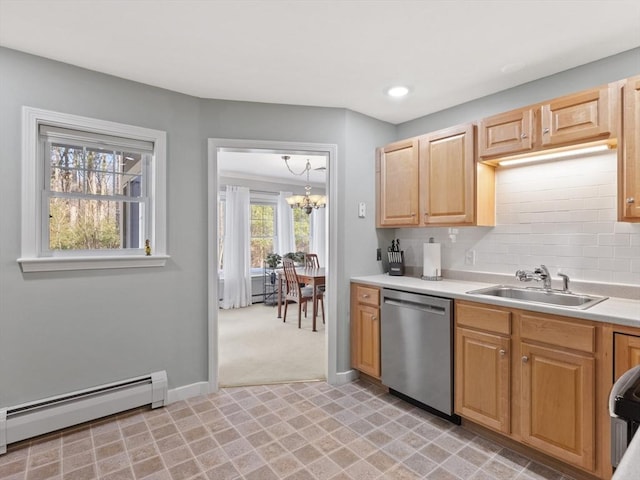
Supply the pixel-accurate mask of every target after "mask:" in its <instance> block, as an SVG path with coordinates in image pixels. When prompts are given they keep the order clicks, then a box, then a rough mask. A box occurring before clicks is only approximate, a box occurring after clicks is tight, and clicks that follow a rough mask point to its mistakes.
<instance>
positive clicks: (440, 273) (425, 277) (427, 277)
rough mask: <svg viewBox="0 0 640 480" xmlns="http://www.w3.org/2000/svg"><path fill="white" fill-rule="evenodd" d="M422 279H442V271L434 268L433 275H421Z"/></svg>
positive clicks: (434, 280)
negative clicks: (434, 272)
mask: <svg viewBox="0 0 640 480" xmlns="http://www.w3.org/2000/svg"><path fill="white" fill-rule="evenodd" d="M420 278H421V279H422V280H429V281H432V282H436V281H439V280H442V272H439V271H438V270H436V274H435V275H434V276H425V275H422V277H420Z"/></svg>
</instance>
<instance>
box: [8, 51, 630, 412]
mask: <svg viewBox="0 0 640 480" xmlns="http://www.w3.org/2000/svg"><path fill="white" fill-rule="evenodd" d="M639 57H640V49H637V50H634V51H631V52H627V53H625V54H621V55H618V56H615V57H611V58H609V59H605V60H602V61H600V62H596V63H594V64H591V65H588V66H585V67H581V68H578V69H574V70H571V71H569V72H565V73H562V74H558V75H555V76H553V77H549V78H548V79H543V80H539V81H537V82H532V83H531V84H527V85H524V86H521V87H518V88H517V89H512V90H509V91H507V92H503V93H501V94H497V95H494V96H491V97H487V98H486V99H481V100H477V101H475V102H470V103H468V104H465V105H462V106H460V107H456V108H453V109H449V110H446V111H444V112H439V113H438V114H434V115H430V116H427V117H424V118H421V119H418V120H415V121H413V122H409V123H406V124H402V125H399V126H398V127H396V126H393V125H389V124H386V123H384V122H380V121H377V120H374V119H371V118H368V117H366V116H364V115H360V114H357V113H354V112H349V111H346V110H343V109H333V108H314V107H299V106H288V105H271V104H260V103H248V102H232V101H222V100H201V99H197V98H193V97H189V96H186V95H181V94H177V93H174V92H169V91H166V90H162V89H158V88H154V87H150V86H146V85H141V84H137V83H134V82H130V81H127V80H123V79H119V78H115V77H111V76H107V75H103V74H99V73H95V72H91V71H87V70H83V69H80V68H75V67H72V66H69V65H65V64H62V63H58V62H54V61H50V60H46V59H42V58H38V57H34V56H30V55H26V54H23V53H20V52H16V51H12V50H8V49H4V48H0V72H2V76H1V83H0V145H1V146H2V149H0V192H1V194H0V406H9V405H15V404H17V403H20V402H25V401H30V400H36V399H40V398H43V397H46V396H50V395H55V394H59V393H64V392H68V391H72V390H75V389H79V388H86V387H89V386H92V385H96V384H101V383H104V382H109V381H114V380H118V379H121V378H127V377H130V376H134V375H139V374H143V373H147V372H150V371H153V370H159V369H165V370H167V373H168V375H169V386H170V388H175V387H178V386H182V385H188V384H191V383H194V382H200V381H206V379H207V350H206V349H207V341H206V338H207V310H206V309H207V265H206V259H207V244H206V243H207V205H206V199H207V152H206V149H207V138H210V137H215V138H235V139H250V140H279V141H293V142H314V143H332V144H337V145H338V158H339V162H338V185H331V186H330V187H331V188H337V195H338V205H337V208H336V211H337V219H336V221H335V224H333V225H331V227H330V228H335V229H337V232H338V244H339V251H338V256H339V258H338V265H339V266H340V267H339V271H338V272H337V276H338V278H337V280H338V289H337V290H338V291H337V292H335V295H336V297H337V302H338V317H339V318H338V319H337V320H338V342H339V345H338V357H339V358H338V370H339V371H344V370H347V369H348V368H349V337H348V326H349V321H348V313H349V312H348V309H349V302H348V298H349V296H348V290H349V277H350V276H351V275H363V274H369V273H377V272H378V271H380V269H381V265H380V264H379V263H378V262H376V261H375V256H374V255H375V249H376V248H377V246H378V245H379V244H380V245H386V244H388V242H389V239H390V236H391V235H393V234H394V231H393V230H391V231H389V230H376V228H375V221H374V218H375V212H374V210H375V201H374V200H375V192H374V149H375V147H376V146H379V145H384V144H386V143H389V142H390V141H392V140H395V139H399V138H406V137H409V136H412V135H416V134H420V133H425V132H428V131H432V130H435V129H437V128H442V127H446V126H450V125H454V124H456V123H461V122H464V121H469V120H477V119H479V118H481V117H482V116H484V115H487V114H491V113H495V112H498V111H503V110H506V109H508V108H515V107H517V106H520V105H526V104H528V103H532V102H535V101H538V100H544V99H547V98H550V97H552V96H557V95H561V94H564V93H570V92H572V91H575V90H578V89H580V88H583V87H588V86H591V85H597V84H600V83H604V82H607V81H609V80H616V79H619V78H623V77H625V76H629V75H631V74H634V73H638V72H640V62H639V61H638V58H639ZM23 105H28V106H32V107H37V108H43V109H50V110H55V111H60V112H65V113H71V114H76V115H85V116H89V117H94V118H99V119H104V120H111V121H116V122H122V123H128V124H132V125H138V126H142V127H148V128H155V129H160V130H165V131H166V132H167V134H168V232H169V233H168V249H169V253H170V254H171V260H170V261H169V263H168V265H167V267H165V268H151V269H126V270H110V271H98V272H90V271H82V272H56V273H37V274H29V275H25V274H22V273H21V271H20V268H19V265H18V263H17V262H16V259H17V258H18V257H19V256H20V198H21V192H20V183H21V177H20V163H21V160H20V155H21V145H20V137H21V132H20V108H21V106H23ZM358 202H365V203H366V204H367V216H366V218H364V219H360V218H357V204H358Z"/></svg>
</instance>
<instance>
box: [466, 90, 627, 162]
mask: <svg viewBox="0 0 640 480" xmlns="http://www.w3.org/2000/svg"><path fill="white" fill-rule="evenodd" d="M619 113H620V85H619V83H612V84H609V85H605V86H602V87H599V88H593V89H591V90H585V91H583V92H579V93H575V94H571V95H566V96H564V97H560V98H556V99H554V100H551V101H548V102H544V103H540V104H536V105H530V106H527V107H525V108H521V109H518V110H513V111H511V112H507V113H500V114H498V115H494V116H491V117H488V118H485V119H483V120H481V121H480V123H479V130H480V131H479V134H478V139H479V141H478V150H479V152H478V155H479V157H480V158H482V159H485V160H486V159H492V158H496V159H497V158H501V157H505V156H510V155H522V154H527V153H533V152H540V151H545V150H549V149H552V148H558V147H567V146H571V145H576V144H580V143H591V142H597V141H605V140H608V139H614V138H616V137H617V134H618V128H617V127H618V118H619V116H620V115H619Z"/></svg>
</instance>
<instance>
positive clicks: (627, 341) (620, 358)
mask: <svg viewBox="0 0 640 480" xmlns="http://www.w3.org/2000/svg"><path fill="white" fill-rule="evenodd" d="M613 341H614V344H613V354H614V360H613V362H614V368H613V373H614V375H615V380H617V379H618V378H620V376H621V375H622V374H623V373H624V372H626V371H627V370H629V369H630V368H631V367H635V366H636V365H640V336H635V335H627V334H625V333H615V334H614V335H613Z"/></svg>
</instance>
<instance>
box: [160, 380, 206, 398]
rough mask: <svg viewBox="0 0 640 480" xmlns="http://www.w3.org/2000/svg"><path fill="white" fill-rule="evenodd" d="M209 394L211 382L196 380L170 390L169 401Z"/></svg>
mask: <svg viewBox="0 0 640 480" xmlns="http://www.w3.org/2000/svg"><path fill="white" fill-rule="evenodd" d="M207 394H209V382H196V383H192V384H191V385H184V386H182V387H178V388H172V389H171V390H169V394H168V399H169V403H174V402H179V401H180V400H186V399H187V398H192V397H198V396H200V395H207Z"/></svg>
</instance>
